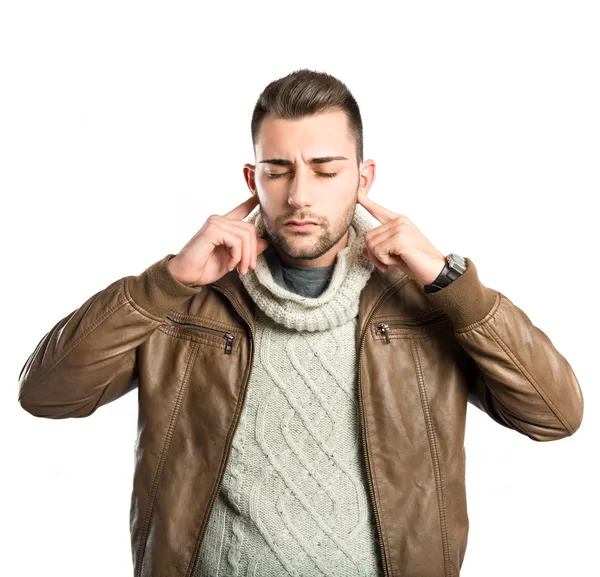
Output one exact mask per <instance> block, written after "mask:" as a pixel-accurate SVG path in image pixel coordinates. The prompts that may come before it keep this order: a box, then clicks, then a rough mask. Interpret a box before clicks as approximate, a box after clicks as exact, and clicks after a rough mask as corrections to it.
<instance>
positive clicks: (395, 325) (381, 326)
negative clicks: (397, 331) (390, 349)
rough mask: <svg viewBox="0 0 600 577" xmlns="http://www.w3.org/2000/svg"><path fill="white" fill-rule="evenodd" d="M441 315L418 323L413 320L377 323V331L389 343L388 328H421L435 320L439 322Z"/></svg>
mask: <svg viewBox="0 0 600 577" xmlns="http://www.w3.org/2000/svg"><path fill="white" fill-rule="evenodd" d="M442 317H443V315H440V316H437V317H435V318H434V319H430V320H428V321H426V322H424V323H419V322H415V323H379V324H378V325H377V328H378V330H379V332H381V333H383V335H384V337H385V343H386V344H387V345H389V344H390V329H392V328H400V327H403V328H409V329H414V328H417V329H418V328H421V327H423V326H426V325H427V326H428V325H430V324H434V323H436V322H439V321H440V319H442Z"/></svg>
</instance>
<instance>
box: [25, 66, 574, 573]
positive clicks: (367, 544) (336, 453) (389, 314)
mask: <svg viewBox="0 0 600 577" xmlns="http://www.w3.org/2000/svg"><path fill="white" fill-rule="evenodd" d="M251 129H252V139H253V144H254V152H255V162H256V164H247V165H246V166H245V167H244V176H245V179H246V183H247V185H248V188H249V189H250V192H251V196H250V198H249V199H248V200H246V201H244V202H243V203H242V204H240V205H239V206H237V207H236V208H234V209H233V210H232V211H230V212H229V213H227V214H226V215H224V216H221V215H211V216H210V217H209V218H208V219H207V220H206V222H205V223H204V225H203V226H202V228H201V229H200V230H199V231H198V232H197V233H196V235H194V237H193V238H192V239H191V240H190V241H189V242H188V243H187V244H186V245H185V246H184V247H183V249H182V250H181V251H180V252H179V253H178V254H177V255H171V254H169V255H167V256H165V257H164V258H162V259H161V260H159V261H158V262H156V263H154V264H153V265H152V266H150V267H149V268H148V269H147V270H145V271H144V272H142V273H141V274H140V275H138V276H128V277H125V278H122V279H119V280H117V281H115V282H113V283H112V284H111V285H109V286H108V287H107V288H105V289H104V290H102V291H100V292H99V293H98V294H96V295H94V296H93V297H91V298H90V299H89V300H88V301H86V302H85V303H84V304H83V305H82V306H81V307H80V308H78V309H76V310H75V311H73V313H71V314H70V315H69V316H67V317H66V318H65V319H63V320H62V321H60V322H59V323H58V324H57V325H56V326H55V327H54V328H53V329H52V330H51V331H50V332H49V333H48V334H47V335H46V336H45V337H44V338H43V339H42V341H41V342H40V344H39V345H38V347H37V348H36V350H35V351H34V352H33V353H32V355H31V356H30V358H29V359H28V360H27V362H26V363H25V366H24V367H23V370H22V371H21V374H20V377H19V379H20V392H19V402H20V403H21V405H22V407H23V408H24V409H25V410H26V411H28V412H30V413H32V414H33V415H37V416H41V417H48V418H67V417H84V416H89V415H91V414H93V413H94V411H95V410H96V409H97V408H98V407H100V406H102V405H105V404H107V403H109V402H111V401H113V400H115V399H117V398H118V397H120V396H122V395H124V394H126V393H127V392H128V391H131V390H132V389H134V388H136V387H137V389H138V399H139V423H138V432H139V434H138V440H137V445H136V462H135V474H134V491H133V495H132V504H131V538H132V553H133V561H134V574H135V576H136V577H142V576H144V577H146V576H147V577H150V576H152V577H167V576H169V577H175V576H181V577H183V576H185V577H189V576H194V577H199V576H205V575H210V576H220V575H269V576H275V575H343V576H349V575H397V576H399V575H402V576H403V577H440V576H444V577H450V576H454V575H458V574H459V571H460V567H461V565H462V562H463V558H464V555H465V549H466V545H467V535H468V517H467V509H466V494H465V455H464V444H463V441H464V432H465V416H466V409H467V401H470V402H471V403H473V404H474V405H475V406H477V407H478V408H480V409H481V410H483V411H485V412H486V413H487V414H488V415H489V416H490V417H491V418H492V419H494V421H496V422H497V423H499V424H500V425H502V426H505V427H508V428H510V429H513V430H514V431H516V432H518V433H521V434H523V435H526V436H528V437H529V438H531V439H533V440H536V441H551V440H556V439H561V438H564V437H567V436H569V435H572V434H573V433H574V432H575V431H576V430H577V429H578V428H579V426H580V424H581V420H582V416H583V397H582V393H581V389H580V387H579V384H578V381H577V379H576V377H575V375H574V373H573V371H572V369H571V367H570V365H569V363H568V362H567V361H566V359H565V358H564V357H563V356H562V355H561V354H560V353H559V352H558V351H557V350H556V349H555V347H554V346H553V345H552V343H551V341H550V340H549V339H548V337H547V336H546V335H545V334H544V333H543V332H542V331H541V330H539V329H538V328H537V327H535V326H534V325H533V324H532V323H531V322H530V320H529V318H528V317H527V316H526V315H525V314H524V313H523V311H522V310H521V309H519V308H518V307H517V306H516V305H514V304H513V303H512V302H511V301H510V300H509V299H508V298H507V297H506V296H504V295H503V294H501V293H499V292H498V291H495V290H493V289H490V288H488V287H486V286H484V285H483V284H482V283H481V281H480V280H479V278H478V275H477V270H476V268H475V265H474V263H473V262H471V260H470V259H468V258H462V257H460V256H459V255H455V254H451V255H448V256H447V257H446V256H445V255H443V254H442V253H441V252H440V251H439V250H437V249H436V248H435V247H434V246H433V245H432V244H431V243H430V242H429V241H428V240H427V239H426V238H425V237H424V236H423V234H422V233H421V232H420V231H419V229H418V228H417V227H416V226H415V225H414V224H413V223H412V222H411V221H410V219H409V218H408V217H406V216H405V215H400V214H397V213H395V212H393V211H392V210H389V209H387V208H384V207H382V206H380V205H378V204H377V203H375V202H373V201H371V200H370V199H368V198H367V194H368V191H369V189H370V187H371V185H372V183H373V180H374V177H375V163H374V162H373V161H372V160H367V161H363V152H362V148H363V146H362V123H361V117H360V112H359V108H358V106H357V104H356V102H355V100H354V98H353V97H352V95H351V94H350V92H349V90H348V88H347V87H346V86H345V85H344V84H343V83H342V82H340V81H339V80H338V79H336V78H334V77H332V76H330V75H328V74H324V73H318V72H314V71H310V70H299V71H296V72H294V73H292V74H289V75H288V76H286V77H284V78H281V79H279V80H276V81H274V82H272V83H271V84H269V85H268V86H267V87H266V88H265V90H264V91H263V93H262V94H261V95H260V97H259V99H258V102H257V104H256V107H255V111H254V114H253V117H252V124H251ZM255 208H256V209H257V210H253V209H255ZM368 214H370V215H371V216H372V217H374V218H375V219H376V221H378V222H377V223H376V224H373V221H370V220H369V218H368ZM294 221H296V222H297V223H304V224H301V225H300V224H296V225H293V224H292V222H294ZM309 222H310V223H312V224H310V225H309V224H306V223H309ZM236 267H237V270H233V269H234V268H236Z"/></svg>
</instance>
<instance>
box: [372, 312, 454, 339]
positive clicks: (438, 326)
mask: <svg viewBox="0 0 600 577" xmlns="http://www.w3.org/2000/svg"><path fill="white" fill-rule="evenodd" d="M374 327H375V340H379V341H381V342H382V343H383V344H390V342H391V340H392V339H406V338H419V337H424V336H427V335H431V334H433V333H435V332H437V331H440V330H443V329H447V328H449V327H452V322H451V320H450V317H448V315H446V314H445V313H442V314H437V315H435V316H427V317H412V318H411V317H406V318H403V319H401V320H396V319H389V320H382V321H379V322H376V323H374Z"/></svg>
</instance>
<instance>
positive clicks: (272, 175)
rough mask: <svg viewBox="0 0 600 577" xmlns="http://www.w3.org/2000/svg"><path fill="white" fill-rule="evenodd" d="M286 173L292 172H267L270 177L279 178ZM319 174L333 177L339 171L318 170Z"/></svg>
mask: <svg viewBox="0 0 600 577" xmlns="http://www.w3.org/2000/svg"><path fill="white" fill-rule="evenodd" d="M286 174H291V172H280V173H279V174H276V173H267V176H268V177H269V178H279V177H281V176H285V175H286ZM317 174H318V175H319V176H323V177H325V178H333V177H334V176H336V175H337V174H338V173H337V172H317Z"/></svg>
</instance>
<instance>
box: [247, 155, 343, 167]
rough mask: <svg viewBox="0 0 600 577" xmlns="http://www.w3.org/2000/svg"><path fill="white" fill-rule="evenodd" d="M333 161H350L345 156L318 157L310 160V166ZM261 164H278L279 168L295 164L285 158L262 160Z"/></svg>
mask: <svg viewBox="0 0 600 577" xmlns="http://www.w3.org/2000/svg"><path fill="white" fill-rule="evenodd" d="M332 160H348V159H347V158H346V157H345V156H317V157H315V158H311V159H309V161H308V162H309V163H310V164H324V163H326V162H331V161H332ZM259 163H265V164H277V165H279V166H291V165H292V164H294V163H293V162H292V161H291V160H286V159H285V158H269V159H267V160H260V161H259Z"/></svg>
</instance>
